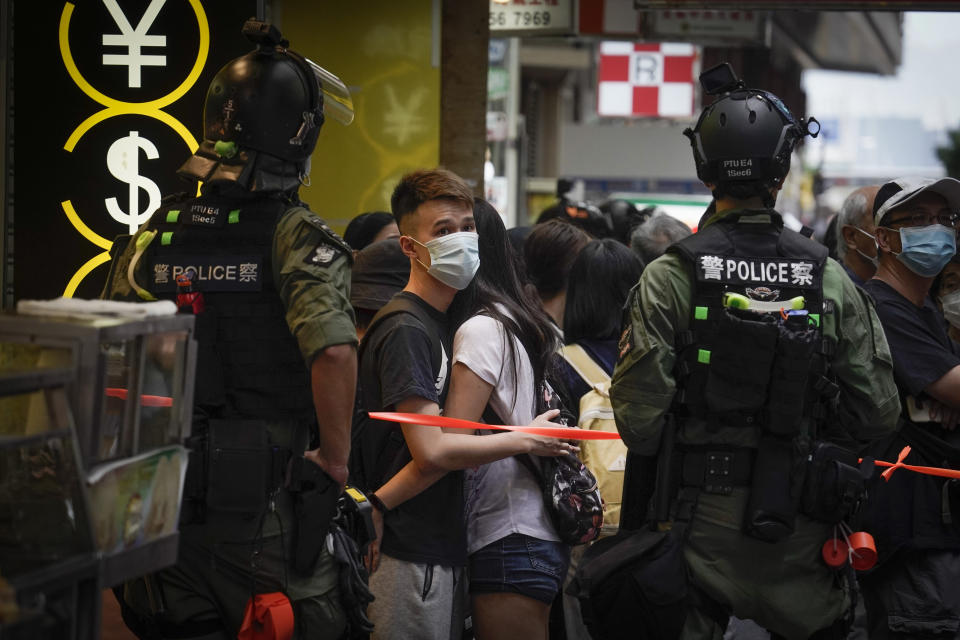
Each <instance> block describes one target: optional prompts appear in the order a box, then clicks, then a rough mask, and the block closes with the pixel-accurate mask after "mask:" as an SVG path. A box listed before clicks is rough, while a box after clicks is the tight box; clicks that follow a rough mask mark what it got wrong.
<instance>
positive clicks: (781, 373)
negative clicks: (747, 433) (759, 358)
mask: <svg viewBox="0 0 960 640" xmlns="http://www.w3.org/2000/svg"><path fill="white" fill-rule="evenodd" d="M778 332H779V339H778V340H777V347H776V358H775V359H774V363H773V372H772V375H771V377H770V391H769V394H768V400H767V406H766V410H765V413H766V416H765V420H764V425H765V427H766V429H767V430H768V431H770V433H773V434H776V435H780V436H794V435H797V433H798V432H799V430H800V420H801V418H802V417H803V415H804V404H805V401H806V396H807V393H808V386H809V385H808V381H809V378H810V369H811V366H812V363H813V356H814V351H815V348H816V346H817V343H818V341H819V338H820V334H819V332H818V331H817V330H816V329H815V328H811V327H810V325H809V320H808V319H807V315H806V314H803V315H798V316H788V317H787V319H786V320H784V321H783V322H780V323H779V325H778Z"/></svg>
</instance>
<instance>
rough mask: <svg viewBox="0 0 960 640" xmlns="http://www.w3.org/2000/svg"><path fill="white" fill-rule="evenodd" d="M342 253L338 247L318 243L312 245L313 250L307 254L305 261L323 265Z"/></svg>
mask: <svg viewBox="0 0 960 640" xmlns="http://www.w3.org/2000/svg"><path fill="white" fill-rule="evenodd" d="M342 253H343V252H342V251H341V250H340V249H338V248H337V247H335V246H333V245H331V244H327V243H320V244H318V245H317V246H316V247H314V249H313V251H311V252H310V253H308V254H307V257H306V262H307V264H316V265H319V266H321V267H325V266H327V265H328V264H330V263H331V262H333V261H334V260H336V259H337V257H338V256H339V255H341V254H342Z"/></svg>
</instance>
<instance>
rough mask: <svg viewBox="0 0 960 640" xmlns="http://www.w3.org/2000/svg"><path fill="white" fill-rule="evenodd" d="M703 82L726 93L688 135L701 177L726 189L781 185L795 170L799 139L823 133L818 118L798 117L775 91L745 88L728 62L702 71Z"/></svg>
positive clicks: (706, 88) (705, 86)
mask: <svg viewBox="0 0 960 640" xmlns="http://www.w3.org/2000/svg"><path fill="white" fill-rule="evenodd" d="M700 84H701V86H702V87H703V90H704V92H706V93H708V94H711V95H717V94H720V97H719V98H718V99H717V100H716V101H715V102H713V103H712V104H710V105H708V106H707V107H706V108H704V110H703V113H701V114H700V119H699V120H697V124H696V126H695V127H694V128H693V129H687V130H685V131H684V132H683V133H684V135H686V136H687V137H688V138H690V145H691V146H692V147H693V159H694V162H695V163H696V165H697V176H698V177H699V178H700V180H702V181H703V182H706V183H710V184H713V185H716V187H717V190H718V191H720V192H723V191H724V190H725V187H728V186H729V185H731V184H736V183H748V184H749V183H753V184H757V185H758V186H761V187H762V188H766V189H769V188H772V187H775V186H776V185H777V184H779V182H780V181H781V180H782V179H783V178H784V177H786V175H787V173H788V172H789V171H790V155H791V153H792V152H793V149H794V148H795V147H796V145H797V143H798V142H799V141H800V140H801V139H802V138H803V137H804V136H806V135H810V136H812V137H816V136H817V134H818V133H819V132H820V123H819V122H817V120H816V119H815V118H810V119H809V120H808V121H804V120H803V119H797V118H795V117H794V115H793V114H792V113H790V110H789V109H787V106H786V105H785V104H783V101H781V100H780V98H778V97H777V96H775V95H773V94H772V93H770V92H768V91H762V90H760V89H747V88H745V86H744V83H743V81H741V80H739V79H737V77H736V75H735V74H734V73H733V70H732V69H731V67H730V65H729V64H727V63H725V62H724V63H722V64H720V65H717V66H716V67H713V68H711V69H708V70H707V71H704V72H703V73H702V74H700Z"/></svg>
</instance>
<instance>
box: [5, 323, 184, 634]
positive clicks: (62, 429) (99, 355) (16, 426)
mask: <svg viewBox="0 0 960 640" xmlns="http://www.w3.org/2000/svg"><path fill="white" fill-rule="evenodd" d="M193 321H194V319H193V316H190V315H169V316H154V317H145V318H137V319H129V318H118V317H95V316H86V317H73V318H55V317H44V316H33V315H20V314H0V638H3V639H4V640H6V638H30V639H31V640H32V639H34V638H71V639H77V640H80V639H86V638H96V637H98V635H99V624H100V621H99V616H100V593H101V590H102V589H103V588H105V587H112V586H115V585H118V584H120V583H122V582H124V581H125V580H129V579H133V578H136V577H138V576H141V575H144V574H146V573H149V572H151V571H156V570H158V569H161V568H163V567H165V566H169V565H171V564H173V563H174V562H175V561H176V557H177V546H178V533H177V519H178V517H179V509H180V502H181V500H182V492H183V481H184V475H185V472H186V460H187V454H186V450H185V449H184V448H183V446H182V444H183V441H184V439H185V438H186V437H187V436H188V435H189V431H190V423H191V416H192V404H193V383H194V365H195V360H196V343H195V341H194V340H193Z"/></svg>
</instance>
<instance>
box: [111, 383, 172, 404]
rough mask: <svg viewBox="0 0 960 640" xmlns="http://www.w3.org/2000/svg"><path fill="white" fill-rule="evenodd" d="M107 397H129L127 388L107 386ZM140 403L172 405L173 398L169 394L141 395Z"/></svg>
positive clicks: (122, 398)
mask: <svg viewBox="0 0 960 640" xmlns="http://www.w3.org/2000/svg"><path fill="white" fill-rule="evenodd" d="M106 392H107V397H109V398H119V399H120V400H126V399H127V390H126V389H119V388H117V387H107V389H106ZM140 404H141V405H142V406H144V407H172V406H173V398H170V397H167V396H140Z"/></svg>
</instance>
